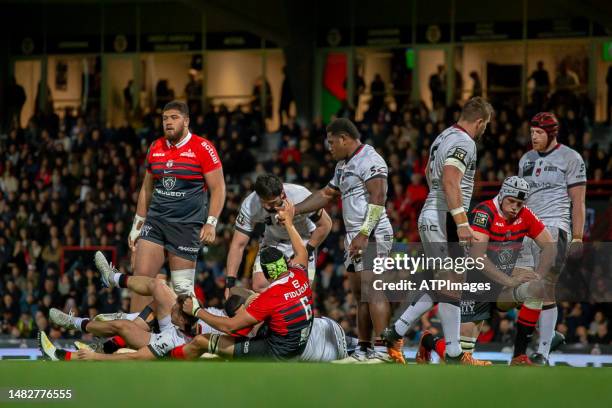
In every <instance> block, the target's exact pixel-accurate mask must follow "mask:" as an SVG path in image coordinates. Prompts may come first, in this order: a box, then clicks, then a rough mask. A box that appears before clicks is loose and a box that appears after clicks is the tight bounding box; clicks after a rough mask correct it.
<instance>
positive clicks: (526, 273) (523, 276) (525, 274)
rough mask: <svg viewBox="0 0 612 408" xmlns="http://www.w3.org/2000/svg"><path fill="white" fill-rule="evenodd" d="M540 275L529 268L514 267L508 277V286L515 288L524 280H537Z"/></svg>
mask: <svg viewBox="0 0 612 408" xmlns="http://www.w3.org/2000/svg"><path fill="white" fill-rule="evenodd" d="M539 278H540V277H539V276H538V274H537V273H535V272H534V271H531V270H529V269H515V270H514V272H513V273H512V276H511V277H510V282H511V283H510V285H508V286H510V287H511V288H515V287H517V286H519V285H521V284H523V283H525V282H530V281H532V280H538V279H539Z"/></svg>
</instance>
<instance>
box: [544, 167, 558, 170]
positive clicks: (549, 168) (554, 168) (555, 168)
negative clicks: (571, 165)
mask: <svg viewBox="0 0 612 408" xmlns="http://www.w3.org/2000/svg"><path fill="white" fill-rule="evenodd" d="M557 170H558V169H557V167H555V166H546V167H544V171H557Z"/></svg>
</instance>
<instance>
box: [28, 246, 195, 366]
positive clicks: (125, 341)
mask: <svg viewBox="0 0 612 408" xmlns="http://www.w3.org/2000/svg"><path fill="white" fill-rule="evenodd" d="M96 265H97V266H98V268H99V269H100V272H101V275H102V281H103V283H104V285H105V286H110V287H114V286H119V287H122V288H127V289H130V290H131V291H133V292H134V293H137V294H139V295H142V296H152V297H153V299H154V301H153V302H152V303H151V304H150V305H149V306H147V307H146V308H145V309H144V310H143V311H142V312H141V313H140V314H139V317H137V318H135V319H134V320H123V319H120V320H111V321H96V320H90V319H87V318H80V317H73V316H71V315H67V314H65V313H63V312H61V311H60V310H58V309H51V311H50V319H51V321H52V322H53V323H55V324H57V325H59V326H62V327H65V328H67V329H75V330H80V331H82V332H85V333H91V334H93V335H95V336H99V337H113V336H118V338H117V337H113V338H112V339H111V340H110V343H109V344H106V345H105V347H104V348H103V349H106V351H107V352H113V351H116V350H114V349H116V348H118V347H129V348H132V349H135V350H138V351H137V352H136V353H133V354H134V355H131V356H130V357H128V358H130V359H149V358H155V357H156V356H158V357H160V356H163V355H165V354H166V353H167V352H168V351H169V350H171V349H172V348H173V347H174V346H175V345H180V344H184V343H185V342H186V341H188V340H190V339H191V338H192V337H193V334H194V327H195V326H194V325H195V323H196V319H195V318H194V317H193V316H190V315H188V314H185V313H184V312H183V311H182V308H183V303H184V301H185V299H190V298H189V296H188V295H179V296H178V297H177V295H176V294H175V293H174V292H173V291H172V289H170V288H169V287H168V286H167V285H166V284H165V283H164V281H162V280H160V279H154V278H149V277H146V276H128V275H125V274H121V273H118V272H116V271H115V270H113V269H112V268H111V267H110V265H109V264H108V263H107V262H106V259H104V256H103V255H102V253H100V252H98V253H96ZM151 312H152V313H153V314H154V316H155V318H156V319H157V323H158V325H159V333H152V332H151V329H150V325H149V324H148V323H147V320H148V316H149V314H150V313H151ZM40 342H41V349H42V351H43V355H46V356H47V357H49V358H50V359H52V360H56V359H64V360H71V359H82V358H83V357H85V355H84V353H76V354H74V353H72V352H69V351H63V350H57V351H54V347H51V346H52V345H51V344H50V342H48V339H46V336H45V335H44V333H41V339H40ZM112 343H115V347H113V345H112ZM130 354H132V353H130Z"/></svg>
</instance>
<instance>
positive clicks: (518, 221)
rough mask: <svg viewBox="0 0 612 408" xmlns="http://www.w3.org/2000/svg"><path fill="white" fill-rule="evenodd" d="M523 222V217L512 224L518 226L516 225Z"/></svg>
mask: <svg viewBox="0 0 612 408" xmlns="http://www.w3.org/2000/svg"><path fill="white" fill-rule="evenodd" d="M522 222H523V219H522V218H521V217H518V218H517V219H516V220H514V222H513V223H512V225H516V224H520V223H522Z"/></svg>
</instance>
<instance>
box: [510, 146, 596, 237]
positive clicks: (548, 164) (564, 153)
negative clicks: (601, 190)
mask: <svg viewBox="0 0 612 408" xmlns="http://www.w3.org/2000/svg"><path fill="white" fill-rule="evenodd" d="M518 175H519V176H520V177H523V178H524V179H525V180H527V182H528V183H529V186H530V187H531V190H530V192H529V196H528V197H527V202H526V204H527V206H529V208H531V210H532V211H533V212H534V213H535V215H537V216H538V217H539V218H540V219H541V220H542V222H543V223H544V225H546V226H549V227H557V228H561V229H562V230H564V231H566V232H567V233H571V216H570V214H571V213H570V207H571V200H570V197H569V193H568V189H569V188H571V187H574V186H579V185H585V184H586V168H585V165H584V160H582V157H580V154H578V152H576V151H575V150H572V149H570V148H569V147H567V146H565V145H562V144H558V145H557V146H556V147H555V148H554V149H553V150H551V151H550V152H548V153H538V152H536V151H535V150H530V151H528V152H527V153H525V154H524V155H523V157H521V160H520V161H519V171H518Z"/></svg>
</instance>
